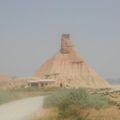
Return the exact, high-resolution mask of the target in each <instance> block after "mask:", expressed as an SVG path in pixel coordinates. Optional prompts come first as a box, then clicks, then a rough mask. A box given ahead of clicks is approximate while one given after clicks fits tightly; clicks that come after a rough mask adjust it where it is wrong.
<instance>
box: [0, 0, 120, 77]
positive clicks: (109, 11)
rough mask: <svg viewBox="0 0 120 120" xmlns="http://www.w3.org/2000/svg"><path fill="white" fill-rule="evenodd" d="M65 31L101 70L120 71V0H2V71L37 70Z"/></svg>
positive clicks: (104, 73) (118, 73)
mask: <svg viewBox="0 0 120 120" xmlns="http://www.w3.org/2000/svg"><path fill="white" fill-rule="evenodd" d="M62 33H70V34H71V38H72V39H73V42H74V44H75V45H76V47H77V49H78V50H79V52H80V54H81V55H82V56H83V57H84V58H85V59H86V61H87V62H88V63H89V64H90V65H91V66H92V68H94V69H95V70H96V71H97V72H98V73H99V74H100V75H102V76H103V77H104V78H111V77H115V78H117V77H120V53H119V52H120V0H0V74H11V75H17V76H31V75H33V74H34V72H35V71H36V70H37V69H38V68H39V67H40V66H41V64H42V63H44V62H45V61H46V60H47V59H48V58H49V57H51V56H53V55H54V54H55V53H56V52H57V51H58V50H59V48H60V37H61V34H62Z"/></svg>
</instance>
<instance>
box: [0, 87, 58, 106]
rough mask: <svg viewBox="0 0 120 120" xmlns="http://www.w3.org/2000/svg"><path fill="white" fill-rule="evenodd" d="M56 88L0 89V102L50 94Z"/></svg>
mask: <svg viewBox="0 0 120 120" xmlns="http://www.w3.org/2000/svg"><path fill="white" fill-rule="evenodd" d="M56 89H57V88H36V87H30V88H16V89H0V104H3V103H6V102H10V101H13V100H17V99H22V98H25V97H33V96H39V95H46V94H50V93H51V92H53V91H55V90H56Z"/></svg>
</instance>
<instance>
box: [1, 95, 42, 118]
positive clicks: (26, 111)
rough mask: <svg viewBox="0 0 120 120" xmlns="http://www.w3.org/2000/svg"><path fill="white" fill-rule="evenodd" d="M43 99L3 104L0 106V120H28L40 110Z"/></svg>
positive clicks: (34, 98) (28, 99)
mask: <svg viewBox="0 0 120 120" xmlns="http://www.w3.org/2000/svg"><path fill="white" fill-rule="evenodd" d="M42 104H43V97H40V96H39V97H33V98H27V99H23V100H18V101H14V102H10V103H7V104H3V105H1V106H0V120H30V118H31V117H32V115H33V114H34V113H35V112H36V111H38V110H41V109H42Z"/></svg>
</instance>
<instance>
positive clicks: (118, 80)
mask: <svg viewBox="0 0 120 120" xmlns="http://www.w3.org/2000/svg"><path fill="white" fill-rule="evenodd" d="M107 81H108V82H109V83H111V84H120V78H116V79H115V78H109V79H107Z"/></svg>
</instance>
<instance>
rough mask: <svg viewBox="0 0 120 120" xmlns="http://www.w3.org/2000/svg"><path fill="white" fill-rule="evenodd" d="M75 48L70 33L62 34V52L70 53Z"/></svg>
mask: <svg viewBox="0 0 120 120" xmlns="http://www.w3.org/2000/svg"><path fill="white" fill-rule="evenodd" d="M72 48H73V44H72V41H71V40H70V34H62V37H61V49H60V52H61V53H62V54H69V53H70V52H71V50H72Z"/></svg>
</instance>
